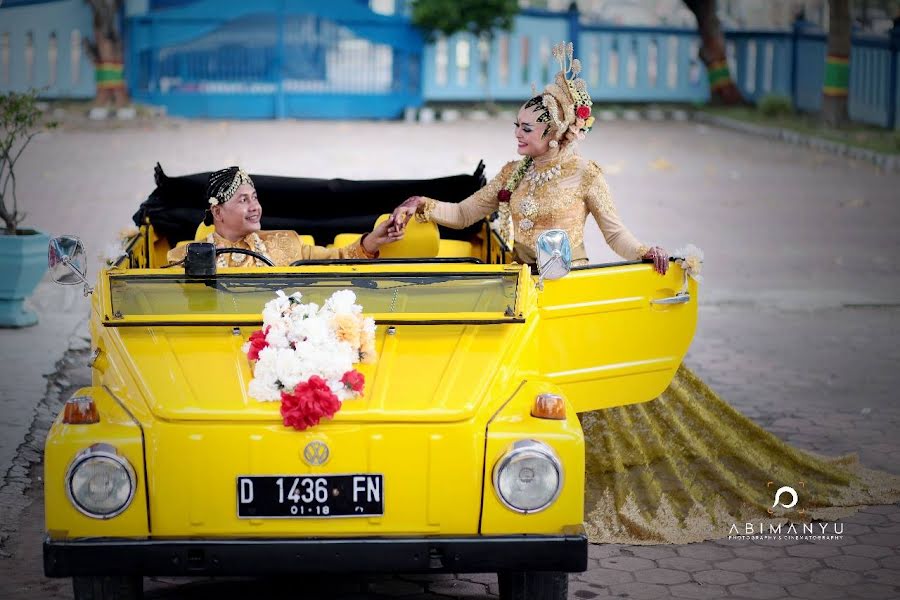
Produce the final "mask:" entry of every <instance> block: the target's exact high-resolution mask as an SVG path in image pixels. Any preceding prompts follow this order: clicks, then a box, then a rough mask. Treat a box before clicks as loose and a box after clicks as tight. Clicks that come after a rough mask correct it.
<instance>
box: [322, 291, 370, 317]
mask: <svg viewBox="0 0 900 600" xmlns="http://www.w3.org/2000/svg"><path fill="white" fill-rule="evenodd" d="M325 309H326V310H330V311H331V312H333V313H335V314H358V313H361V312H362V306H360V305H359V304H357V303H356V294H354V293H353V291H352V290H338V291H337V292H335V293H333V294H332V295H331V298H329V299H328V300H326V301H325Z"/></svg>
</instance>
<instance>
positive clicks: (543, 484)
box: [494, 440, 563, 514]
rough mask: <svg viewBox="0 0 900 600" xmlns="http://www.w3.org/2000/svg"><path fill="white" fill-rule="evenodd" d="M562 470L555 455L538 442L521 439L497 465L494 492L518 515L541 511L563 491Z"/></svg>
mask: <svg viewBox="0 0 900 600" xmlns="http://www.w3.org/2000/svg"><path fill="white" fill-rule="evenodd" d="M562 483H563V469H562V464H561V463H560V462H559V458H557V457H556V453H554V452H553V449H551V448H550V446H548V445H547V444H545V443H543V442H539V441H537V440H521V441H518V442H516V443H515V444H513V445H512V446H511V447H510V449H509V450H508V451H507V452H506V454H504V455H503V457H502V458H501V459H500V460H499V461H497V464H496V465H495V466H494V491H495V492H496V493H497V496H498V497H499V498H500V501H501V502H503V504H504V505H505V506H506V507H507V508H509V509H511V510H514V511H516V512H521V513H526V514H527V513H534V512H539V511H542V510H544V509H545V508H547V507H548V506H550V505H551V504H553V502H554V501H555V500H556V498H557V497H558V496H559V492H560V491H561V490H562Z"/></svg>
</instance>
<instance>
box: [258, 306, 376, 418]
mask: <svg viewBox="0 0 900 600" xmlns="http://www.w3.org/2000/svg"><path fill="white" fill-rule="evenodd" d="M301 297H302V296H301V294H300V293H299V292H297V293H294V294H291V295H290V296H287V295H285V293H284V292H283V291H281V290H279V291H278V292H277V294H276V297H275V299H274V300H271V301H269V302H267V303H266V306H265V308H264V309H263V313H262V314H263V327H262V329H261V330H259V331H255V332H253V334H251V336H250V340H249V341H248V342H247V343H246V344H244V346H243V351H244V352H245V353H246V354H247V358H249V359H250V361H251V363H253V379H251V380H250V385H249V387H248V393H249V394H250V396H252V397H253V398H256V399H257V400H260V401H263V402H269V401H276V400H281V416H282V418H283V420H284V424H285V426H286V427H293V428H294V429H299V430H303V429H306V428H307V427H312V426H313V425H316V424H318V422H319V421H320V420H321V419H322V418H329V419H330V418H331V417H333V416H334V414H335V413H336V412H337V411H338V410H340V408H341V403H342V402H343V401H344V400H351V399H353V398H356V397H358V396H360V395H361V394H362V393H363V389H364V386H365V377H364V376H363V374H362V373H360V372H359V371H357V370H356V369H355V368H354V364H356V363H371V362H374V361H375V321H374V320H373V319H372V318H371V317H364V316H363V314H362V307H361V306H360V305H359V304H356V294H354V293H353V292H352V291H350V290H340V291H337V292H335V293H334V294H332V296H331V297H330V298H329V299H328V300H326V301H325V304H324V305H322V306H321V307H320V306H319V305H317V304H315V303H314V302H308V303H303V302H301Z"/></svg>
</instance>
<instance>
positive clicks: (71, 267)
mask: <svg viewBox="0 0 900 600" xmlns="http://www.w3.org/2000/svg"><path fill="white" fill-rule="evenodd" d="M60 262H62V264H64V265H66V266H67V267H69V270H70V271H72V272H73V273H75V275H76V276H77V277H78V279H80V280H81V283H83V284H84V297H85V298H87V297H88V296H90V295H91V294H93V293H94V288H92V287H91V286H90V284H89V283H88V280H87V278H86V277H85V276H84V273H82V272H81V271H80V270H78V268H77V267H76V266H75V265H73V264H72V259H70V258H69V255H68V254H64V255H63V257H62V259H61V261H60Z"/></svg>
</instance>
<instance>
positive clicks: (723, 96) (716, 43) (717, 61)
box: [684, 0, 744, 104]
mask: <svg viewBox="0 0 900 600" xmlns="http://www.w3.org/2000/svg"><path fill="white" fill-rule="evenodd" d="M684 4H685V6H687V7H688V9H689V10H690V11H691V12H692V13H694V16H695V17H697V29H698V31H699V32H700V60H702V61H703V64H705V65H706V71H707V73H708V74H709V93H710V97H711V98H712V100H713V102H717V101H718V102H722V103H724V104H741V103H742V102H743V101H744V99H743V98H742V97H741V92H740V90H738V87H737V85H735V83H734V80H733V79H732V78H731V74H730V73H729V72H728V55H727V53H726V51H725V34H723V33H722V26H721V24H720V23H719V17H718V15H717V14H716V0H684Z"/></svg>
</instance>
